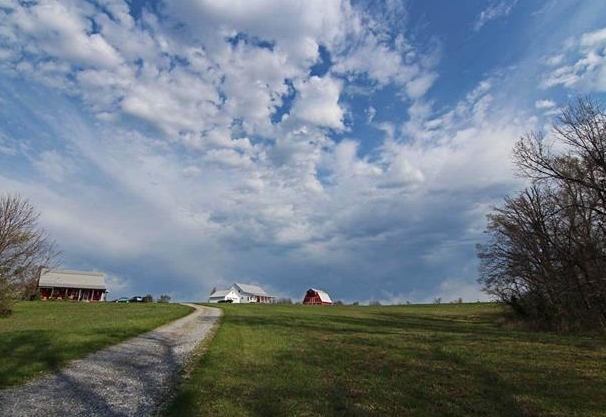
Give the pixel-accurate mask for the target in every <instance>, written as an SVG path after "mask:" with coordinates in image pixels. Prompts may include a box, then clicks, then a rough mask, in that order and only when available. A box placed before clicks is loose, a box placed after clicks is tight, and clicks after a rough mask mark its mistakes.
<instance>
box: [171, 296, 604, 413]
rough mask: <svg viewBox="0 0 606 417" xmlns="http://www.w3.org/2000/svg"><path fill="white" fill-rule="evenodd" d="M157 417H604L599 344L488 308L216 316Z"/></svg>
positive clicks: (247, 310) (230, 309)
mask: <svg viewBox="0 0 606 417" xmlns="http://www.w3.org/2000/svg"><path fill="white" fill-rule="evenodd" d="M222 308H223V309H224V313H225V314H224V317H223V319H222V322H221V325H220V327H219V329H218V330H217V332H216V334H215V336H214V339H213V340H212V342H211V343H210V345H209V346H207V348H206V349H207V350H206V351H205V352H204V354H203V355H201V356H200V357H199V358H198V359H197V364H195V366H194V370H193V371H192V373H191V375H190V376H189V378H188V379H187V380H186V381H185V382H184V383H183V384H182V386H181V387H180V390H179V393H178V395H177V396H176V398H175V399H174V401H173V402H172V403H171V404H170V405H169V407H168V408H167V409H166V410H165V412H164V415H165V416H215V417H220V416H226V417H227V416H230V417H236V416H348V417H349V416H550V417H552V416H562V417H564V416H566V417H570V416H596V417H597V416H604V415H605V412H606V337H605V336H604V335H594V336H590V335H557V334H552V333H533V332H527V331H519V330H508V329H505V328H502V327H499V326H498V325H496V324H495V323H496V322H497V319H498V317H499V315H500V313H501V310H500V308H499V307H498V306H497V305H494V304H450V305H426V306H385V307H361V306H359V307H354V306H339V307H337V306H331V307H310V306H276V305H224V306H222Z"/></svg>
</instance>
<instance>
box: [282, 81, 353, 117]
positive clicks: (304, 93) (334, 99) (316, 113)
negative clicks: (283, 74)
mask: <svg viewBox="0 0 606 417" xmlns="http://www.w3.org/2000/svg"><path fill="white" fill-rule="evenodd" d="M295 88H296V90H297V93H298V96H297V98H296V101H295V104H294V106H293V109H292V112H291V114H292V115H293V116H294V117H296V118H298V119H300V120H301V121H303V122H304V123H305V122H307V123H311V124H312V125H314V126H320V127H330V128H333V129H343V128H344V125H343V109H342V108H341V106H339V97H340V95H341V89H342V83H341V82H340V81H339V80H336V79H334V78H330V77H323V78H320V77H316V76H313V77H311V78H309V79H308V80H302V81H300V82H297V83H295Z"/></svg>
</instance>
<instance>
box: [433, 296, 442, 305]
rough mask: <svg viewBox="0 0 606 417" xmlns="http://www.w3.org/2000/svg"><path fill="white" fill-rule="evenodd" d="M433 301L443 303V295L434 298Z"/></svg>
mask: <svg viewBox="0 0 606 417" xmlns="http://www.w3.org/2000/svg"><path fill="white" fill-rule="evenodd" d="M433 303H434V304H441V303H442V297H436V298H434V299H433Z"/></svg>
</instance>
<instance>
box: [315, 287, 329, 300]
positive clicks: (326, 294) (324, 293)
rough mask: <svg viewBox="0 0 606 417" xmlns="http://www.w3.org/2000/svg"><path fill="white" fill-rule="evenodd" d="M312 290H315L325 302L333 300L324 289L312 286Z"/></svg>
mask: <svg viewBox="0 0 606 417" xmlns="http://www.w3.org/2000/svg"><path fill="white" fill-rule="evenodd" d="M311 290H312V291H315V292H316V294H318V296H319V297H320V300H322V302H324V303H332V300H331V299H330V295H328V293H327V292H325V291H322V290H318V289H316V288H312V289H311Z"/></svg>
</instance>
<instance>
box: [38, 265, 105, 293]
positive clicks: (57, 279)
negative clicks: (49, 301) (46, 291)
mask: <svg viewBox="0 0 606 417" xmlns="http://www.w3.org/2000/svg"><path fill="white" fill-rule="evenodd" d="M38 286H40V287H55V288H57V287H61V288H86V289H92V290H105V289H106V287H105V274H102V273H100V272H86V271H50V270H48V269H47V270H43V271H42V273H41V274H40V282H39V284H38Z"/></svg>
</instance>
